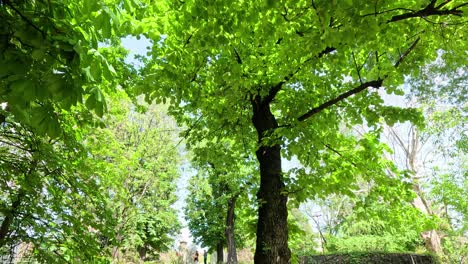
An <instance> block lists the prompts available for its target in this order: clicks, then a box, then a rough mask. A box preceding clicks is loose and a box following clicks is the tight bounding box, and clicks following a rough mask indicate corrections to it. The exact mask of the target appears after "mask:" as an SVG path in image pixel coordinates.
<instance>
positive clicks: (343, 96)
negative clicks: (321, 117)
mask: <svg viewBox="0 0 468 264" xmlns="http://www.w3.org/2000/svg"><path fill="white" fill-rule="evenodd" d="M382 82H383V79H378V80H375V81H370V82H365V83H363V84H361V85H359V86H358V87H356V88H354V89H352V90H349V91H347V92H345V93H342V94H340V95H339V96H337V97H336V98H333V99H331V100H329V101H327V102H325V103H323V104H321V105H319V106H317V107H314V108H312V109H310V110H309V111H307V113H305V114H303V115H301V116H300V117H299V118H298V119H297V120H298V121H301V122H302V121H305V120H306V119H308V118H310V117H312V116H313V115H315V114H318V113H320V112H321V111H322V110H324V109H325V108H328V107H330V106H332V105H335V104H337V103H339V102H341V101H343V100H345V99H346V98H348V97H350V96H352V95H354V94H357V93H359V92H361V91H363V90H365V89H367V88H369V87H374V88H379V87H381V86H382Z"/></svg>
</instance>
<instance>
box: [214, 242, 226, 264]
mask: <svg viewBox="0 0 468 264" xmlns="http://www.w3.org/2000/svg"><path fill="white" fill-rule="evenodd" d="M223 249H224V248H223V243H222V242H218V244H216V263H218V264H219V263H223V262H224V257H223V255H224V253H223Z"/></svg>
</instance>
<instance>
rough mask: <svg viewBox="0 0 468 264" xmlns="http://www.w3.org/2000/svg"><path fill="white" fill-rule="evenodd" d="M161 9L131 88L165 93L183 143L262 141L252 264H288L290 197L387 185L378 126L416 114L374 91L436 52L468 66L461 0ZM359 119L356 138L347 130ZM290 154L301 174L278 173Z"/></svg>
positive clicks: (395, 82)
mask: <svg viewBox="0 0 468 264" xmlns="http://www.w3.org/2000/svg"><path fill="white" fill-rule="evenodd" d="M168 2H169V3H168V6H167V8H164V6H163V5H161V6H160V7H159V8H160V10H161V11H163V12H165V14H166V17H165V19H166V21H168V23H166V24H165V25H164V26H163V27H158V25H157V24H153V25H152V27H151V28H152V29H153V31H154V30H159V31H160V33H161V34H164V35H163V37H159V36H158V37H157V38H154V34H153V36H150V37H153V41H154V43H155V45H154V47H153V49H152V56H153V60H152V61H151V62H150V63H149V64H148V65H147V68H146V69H145V71H143V74H144V80H143V81H144V82H143V84H142V85H141V86H139V88H140V89H137V92H144V93H146V94H148V95H150V97H163V98H169V99H170V100H171V102H172V107H171V112H172V113H173V114H174V115H175V116H176V117H177V119H178V121H180V122H185V123H186V124H187V127H188V128H189V130H188V132H189V133H188V134H187V137H188V138H189V140H193V141H199V140H201V138H206V137H214V136H223V137H231V138H233V139H234V140H236V142H237V143H238V144H240V145H242V144H244V142H252V141H256V142H257V146H256V148H255V149H250V150H249V151H251V152H255V155H256V157H257V159H258V164H259V168H260V169H259V170H260V189H259V191H258V193H257V199H258V204H259V209H258V223H257V243H256V247H257V248H256V252H255V263H288V262H289V260H290V255H291V253H290V250H289V249H288V245H287V241H288V227H287V215H288V213H287V212H288V210H287V203H288V197H289V196H291V195H290V194H292V193H293V192H294V193H295V194H299V196H297V197H307V196H311V195H315V194H317V193H322V192H329V193H330V192H334V191H343V192H346V190H349V189H352V188H354V187H355V184H354V182H355V180H354V175H356V174H360V175H365V176H366V177H367V179H368V180H373V181H374V182H376V185H377V186H379V185H383V184H386V183H388V181H389V180H388V177H385V176H383V175H384V174H385V173H384V171H385V170H386V169H387V167H388V166H389V165H388V164H386V163H382V162H381V160H380V159H379V157H380V156H382V155H383V154H382V153H383V152H384V148H382V146H381V145H379V144H378V142H379V135H378V134H379V130H380V128H381V125H382V123H384V122H387V123H390V124H393V123H395V122H398V121H405V120H412V121H417V120H418V117H419V116H420V115H418V114H417V111H411V110H405V109H401V108H398V107H390V106H387V105H385V103H384V100H383V99H382V97H381V94H380V92H386V93H397V94H400V93H403V91H402V90H401V89H400V88H399V85H401V84H402V83H403V81H404V77H405V76H407V75H411V74H415V73H416V72H417V71H418V69H419V67H421V66H423V65H424V64H425V63H427V62H428V61H430V60H433V59H434V58H435V57H436V55H437V54H436V52H437V50H438V49H444V50H446V51H447V52H446V53H444V55H443V56H444V58H445V60H446V62H447V63H448V64H449V65H453V64H456V63H466V56H464V55H465V51H466V48H467V43H468V42H467V41H466V33H465V32H466V30H463V29H464V27H465V26H464V22H465V20H466V16H465V15H464V10H465V9H466V8H467V7H468V3H465V2H462V1H437V0H432V1H427V0H419V1H406V0H405V1H403V0H400V1H391V2H390V1H387V2H384V1H352V0H348V1H319V0H317V1H315V0H314V1H249V2H246V1H222V0H219V1H212V2H206V1H198V0H193V1H168ZM153 31H152V32H153ZM363 122H365V123H366V125H367V126H368V127H369V128H370V130H369V131H370V132H368V133H367V135H365V136H363V137H359V138H356V137H354V136H353V135H350V134H349V133H345V132H344V131H345V130H343V129H342V128H343V126H345V125H347V126H352V125H355V124H359V123H363ZM246 145H247V146H249V145H250V144H246ZM293 156H296V157H297V159H298V160H299V162H300V163H301V164H302V165H304V166H305V168H306V169H302V170H296V171H295V173H290V174H285V172H284V171H283V169H282V164H281V159H282V157H285V158H291V157H293ZM384 189H385V188H381V190H384Z"/></svg>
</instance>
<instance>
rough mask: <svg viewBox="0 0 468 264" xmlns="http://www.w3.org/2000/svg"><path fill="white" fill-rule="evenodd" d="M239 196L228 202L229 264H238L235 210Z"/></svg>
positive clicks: (227, 237)
mask: <svg viewBox="0 0 468 264" xmlns="http://www.w3.org/2000/svg"><path fill="white" fill-rule="evenodd" d="M237 197H238V195H234V196H233V197H231V198H230V199H229V201H228V211H227V216H226V232H225V233H226V243H227V254H228V255H227V263H228V264H237V251H236V239H235V237H234V224H235V217H236V216H235V211H234V210H235V208H236V201H237Z"/></svg>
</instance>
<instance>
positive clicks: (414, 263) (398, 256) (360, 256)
mask: <svg viewBox="0 0 468 264" xmlns="http://www.w3.org/2000/svg"><path fill="white" fill-rule="evenodd" d="M299 263H300V264H381V263H388V264H438V263H439V262H438V261H437V260H436V259H435V258H434V257H432V256H428V255H418V254H403V253H346V254H330V255H317V256H308V257H303V258H301V259H300V261H299Z"/></svg>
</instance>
